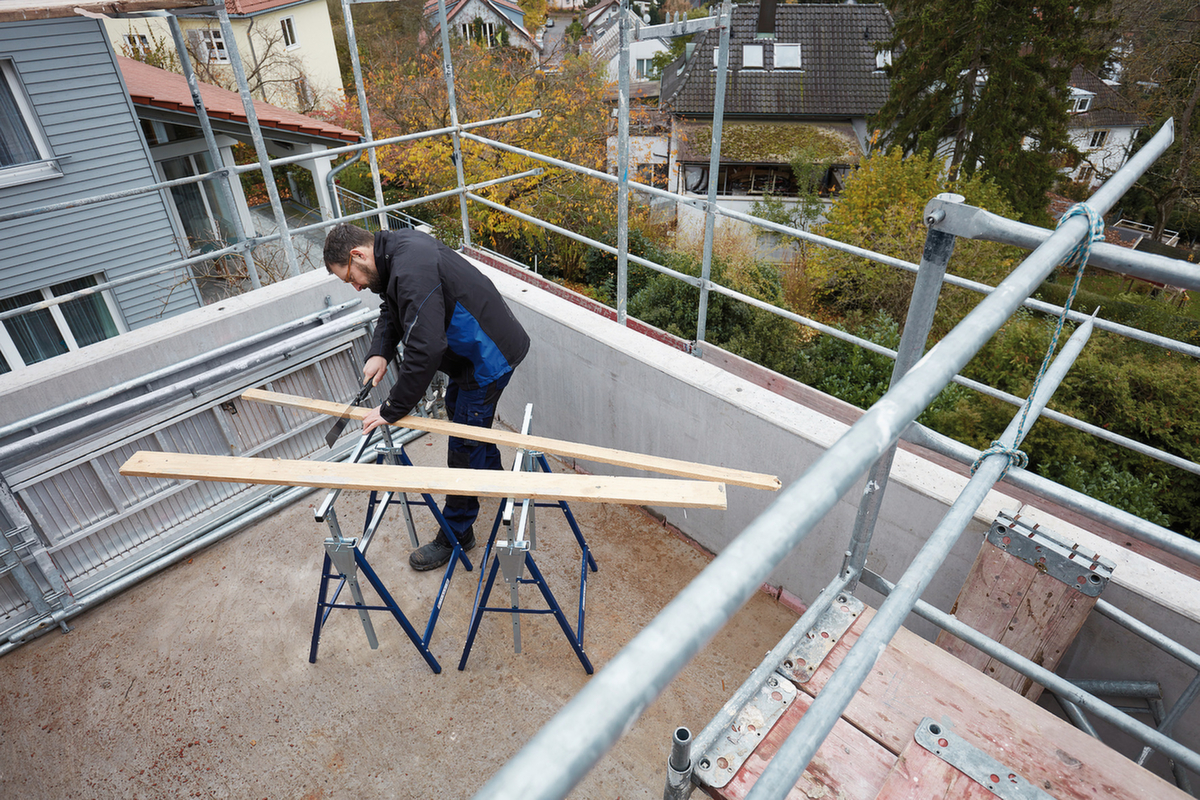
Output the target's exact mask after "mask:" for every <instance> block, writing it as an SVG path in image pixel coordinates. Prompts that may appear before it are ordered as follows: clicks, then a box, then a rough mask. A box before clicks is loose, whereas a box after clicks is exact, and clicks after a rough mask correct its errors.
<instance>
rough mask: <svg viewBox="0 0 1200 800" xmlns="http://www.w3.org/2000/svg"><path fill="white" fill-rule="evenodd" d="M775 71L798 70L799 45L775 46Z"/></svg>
mask: <svg viewBox="0 0 1200 800" xmlns="http://www.w3.org/2000/svg"><path fill="white" fill-rule="evenodd" d="M775 69H800V45H798V44H776V45H775Z"/></svg>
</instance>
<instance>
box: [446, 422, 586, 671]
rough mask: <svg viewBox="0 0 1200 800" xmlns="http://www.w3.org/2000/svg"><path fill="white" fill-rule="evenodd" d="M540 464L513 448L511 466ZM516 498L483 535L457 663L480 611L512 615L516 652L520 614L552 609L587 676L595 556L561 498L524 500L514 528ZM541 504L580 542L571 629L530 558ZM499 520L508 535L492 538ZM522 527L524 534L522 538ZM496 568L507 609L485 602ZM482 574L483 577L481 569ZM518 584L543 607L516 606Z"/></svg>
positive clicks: (546, 468)
mask: <svg viewBox="0 0 1200 800" xmlns="http://www.w3.org/2000/svg"><path fill="white" fill-rule="evenodd" d="M531 412H532V409H531V408H530V407H526V410H525V425H524V427H523V430H522V432H523V433H528V428H529V418H530V414H531ZM535 465H536V466H537V467H540V468H541V470H542V471H543V472H550V465H549V464H548V463H547V462H546V457H545V455H543V454H542V453H535V452H528V451H522V450H518V451H517V459H516V463H515V464H514V465H513V469H514V471H520V470H522V469H528V470H530V471H532V470H533V468H534V467H535ZM514 506H515V503H514V501H513V500H506V501H505V502H503V503H501V504H500V509H499V510H498V511H497V512H496V520H495V522H494V523H492V532H491V535H490V536H488V543H487V548H486V549H484V551H483V560H482V561H481V562H480V563H481V564H482V565H483V566H482V567H481V568H480V570H479V586H478V587H477V588H476V590H475V605H474V608H473V609H472V611H471V626H470V630H469V632H468V633H467V643H466V646H465V647H464V648H463V653H462V658H461V659H460V660H459V662H458V668H459V669H460V670H464V669H466V667H467V658H468V657H469V656H470V654H471V647H472V645H474V643H475V636H476V634H477V633H478V632H479V623H480V621H481V619H482V617H483V614H484V612H487V611H497V612H507V613H510V614H512V623H513V646H514V650H515V652H517V653H520V652H521V622H520V615H521V614H553V615H554V618H555V619H556V620H557V621H558V625H559V627H561V628H562V631H563V634H564V635H565V636H566V637H567V641H568V642H569V643H570V645H571V648H572V649H573V650H574V651H575V655H576V656H578V657H579V661H580V663H581V664H583V668H584V670H585V671H586V672H587V673H588V674H589V675H591V674H592V672H593V668H592V662H591V661H589V660H588V657H587V654H586V653H585V652H584V650H583V624H584V614H585V611H586V607H587V603H586V598H587V574H588V570H589V569H591V571H592V572H595V571H596V570H597V567H596V560H595V559H594V558H592V553H591V551H590V550H589V549H588V546H587V542H586V541H584V538H583V533H582V532H581V531H580V530H579V525H578V524H577V523H576V522H575V515H574V514H572V513H571V507H570V506H568V505H567V503H566V501H565V500H559V501H558V502H555V503H536V502H534V501H532V500H525V501H524V502H523V503H522V504H521V516H520V521H519V524H518V525H517V526H516V530H515V531H514V530H513V524H512V523H513V521H512V516H513V512H514ZM538 507H542V508H547V507H549V508H559V509H561V510H562V512H563V514H564V515H565V516H566V519H567V523H568V525H570V527H571V532H572V533H573V534H574V535H575V541H576V542H578V544H579V549H580V550H581V551H582V558H581V560H580V577H579V623H578V626H577V628H576V630H571V625H570V623H569V622H568V621H567V617H566V614H564V613H563V610H562V608H561V607H560V606H559V604H558V601H557V600H555V599H554V594H553V593H552V592H551V591H550V587H549V586H548V585H547V584H546V579H545V577H543V576H542V572H541V570H539V569H538V566H537V562H535V561H534V559H533V552H532V551H533V550H535V549H536V548H537V535H536V525H535V524H534V509H536V508H538ZM501 524H504V525H505V526H506V527H507V528H508V537H507V538H506V539H503V540H499V541H497V539H496V534H497V533H498V532H499V530H500V526H501ZM526 531H528V533H529V536H528V537H526V535H525V534H526ZM493 555H494V556H495V558H494V559H493V560H492V566H491V569H490V570H488V569H487V563H488V559H489V558H490V557H492V556H493ZM526 568H527V569H528V570H529V574H530V576H531V577H529V578H526V577H524V571H525V569H526ZM500 570H503V572H504V580H505V582H506V583H507V584H508V586H509V596H510V604H509V606H508V607H507V608H503V607H489V606H488V605H487V602H488V598H489V597H490V596H491V593H492V587H493V586H494V585H495V582H496V573H497V572H498V571H500ZM485 573H486V574H487V578H486V581H485V579H484V574H485ZM521 584H534V585H536V586H537V587H538V589H539V590H540V591H541V593H542V598H543V599H544V600H545V601H546V605H547V606H548V608H544V609H543V608H521V606H520V601H519V597H518V593H517V590H518V588H519V586H520V585H521Z"/></svg>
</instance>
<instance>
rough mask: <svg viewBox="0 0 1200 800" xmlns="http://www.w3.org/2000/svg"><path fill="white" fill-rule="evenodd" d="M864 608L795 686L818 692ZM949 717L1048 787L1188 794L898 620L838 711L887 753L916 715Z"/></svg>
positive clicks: (970, 738)
mask: <svg viewBox="0 0 1200 800" xmlns="http://www.w3.org/2000/svg"><path fill="white" fill-rule="evenodd" d="M873 616H874V612H873V611H872V610H871V609H869V608H868V609H867V610H866V611H865V612H864V613H863V614H862V615H861V616H860V617H859V618H858V619H857V620H855V622H854V624H853V625H852V626H851V628H850V630H849V631H848V632H847V633H846V634H845V635H844V636H843V637H842V639H841V641H840V642H838V643H837V644H836V645H835V646H834V648H833V650H832V651H831V652H830V653H829V655H828V657H826V659H825V660H824V661H823V662H822V664H821V666H820V667H819V668H818V669H817V671H816V673H815V674H814V675H813V677H812V679H811V680H810V681H808V683H805V684H803V685H802V686H801V687H800V689H801V691H803V692H806V693H809V694H813V695H816V694H819V693H820V691H821V689H822V687H824V685H825V683H826V682H827V681H828V680H829V677H830V676H831V675H832V674H833V671H834V670H835V669H836V668H837V665H838V664H840V663H841V661H842V659H843V658H845V655H846V653H847V652H848V651H849V649H850V647H852V646H853V644H854V643H855V642H856V641H858V637H859V635H860V634H861V632H862V631H863V630H864V629H865V627H866V626H867V625H868V624H869V623H870V621H871V619H872V618H873ZM925 717H929V718H931V719H935V720H949V721H952V722H953V724H954V731H955V733H956V734H957V735H958V736H960V737H961V738H962V739H963V740H964V741H966V742H968V743H970V744H971V745H972V746H974V747H976V748H978V749H979V750H981V751H983V752H986V753H988V754H989V755H990V756H991V757H992V758H994V759H996V760H997V761H999V762H1001V763H1003V764H1006V765H1008V766H1009V767H1010V768H1011V769H1012V770H1013V771H1014V772H1015V773H1017V774H1019V775H1021V776H1022V777H1023V778H1024V779H1025V780H1027V781H1028V782H1029V783H1031V784H1032V785H1034V786H1037V787H1039V788H1040V789H1042V790H1043V791H1045V792H1047V793H1048V794H1050V795H1051V796H1052V797H1056V798H1060V800H1066V799H1067V798H1093V799H1094V800H1118V798H1125V799H1126V800H1128V799H1129V798H1133V797H1137V798H1139V800H1151V799H1153V800H1182V798H1185V797H1187V796H1188V795H1186V794H1184V793H1183V792H1181V791H1180V790H1179V789H1177V788H1176V787H1174V786H1172V785H1171V784H1170V783H1168V782H1167V781H1164V780H1163V779H1162V778H1160V777H1158V776H1157V775H1155V774H1154V773H1152V772H1150V771H1149V770H1146V769H1143V768H1142V767H1139V766H1138V765H1137V764H1135V763H1134V762H1133V761H1130V760H1129V759H1128V758H1126V757H1125V756H1123V755H1121V754H1120V753H1118V752H1116V751H1115V750H1113V749H1111V748H1110V747H1108V746H1107V745H1105V744H1104V743H1103V742H1101V741H1099V740H1097V739H1093V738H1092V737H1091V736H1088V735H1087V734H1086V733H1084V732H1083V731H1081V730H1079V729H1078V728H1076V727H1074V726H1073V725H1071V724H1069V723H1068V722H1066V721H1064V720H1062V719H1059V718H1058V717H1056V716H1054V715H1053V714H1051V713H1050V712H1049V711H1047V710H1045V709H1043V708H1041V707H1040V706H1038V705H1036V704H1035V703H1032V702H1030V701H1029V700H1027V699H1025V698H1024V697H1022V696H1021V695H1019V694H1017V693H1016V692H1014V691H1012V690H1011V689H1007V688H1005V687H1003V686H1001V685H1000V684H998V683H996V682H995V681H994V680H992V679H991V678H989V677H987V676H986V675H984V674H983V673H982V672H979V671H978V670H977V669H975V668H974V667H971V666H968V665H967V664H964V663H963V662H962V661H959V660H958V659H957V658H954V657H953V656H951V655H950V654H948V653H947V652H946V651H944V650H942V649H941V648H939V647H938V646H937V645H935V644H933V643H931V642H928V641H926V640H924V639H922V638H921V637H919V636H917V635H916V634H915V633H912V632H911V631H909V630H907V629H904V628H901V629H900V631H899V632H898V633H897V634H896V636H895V637H893V639H892V641H891V643H890V644H889V645H888V646H887V648H886V649H885V650H884V652H883V653H882V654H881V655H880V657H879V659H878V660H877V661H876V662H875V666H874V667H873V668H872V669H871V672H870V674H869V675H868V676H867V678H866V680H865V681H864V682H863V685H862V687H861V688H860V689H859V690H858V693H857V694H855V696H854V699H853V700H851V701H850V705H849V706H848V707H847V708H846V711H845V712H844V713H843V714H842V719H844V720H846V721H847V722H849V723H850V724H851V725H853V726H854V727H856V728H858V729H859V730H861V731H863V732H864V733H866V734H867V735H868V736H870V737H871V738H872V739H874V740H875V741H877V742H879V743H880V744H882V745H883V746H884V747H886V748H887V749H888V750H890V751H891V752H893V753H896V754H899V753H900V752H902V751H903V750H904V749H905V748H906V747H907V746H908V744H909V742H911V741H912V739H913V735H914V732H915V731H916V730H917V727H918V725H920V724H921V721H922V719H923V718H925Z"/></svg>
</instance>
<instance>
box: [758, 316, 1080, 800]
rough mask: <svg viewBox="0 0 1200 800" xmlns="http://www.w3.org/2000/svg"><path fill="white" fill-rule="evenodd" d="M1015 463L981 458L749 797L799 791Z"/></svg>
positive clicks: (1072, 346) (1044, 391)
mask: <svg viewBox="0 0 1200 800" xmlns="http://www.w3.org/2000/svg"><path fill="white" fill-rule="evenodd" d="M1091 333H1092V326H1091V325H1088V324H1084V325H1083V326H1082V327H1080V328H1079V330H1077V331H1075V333H1074V335H1072V336H1071V338H1070V339H1069V340H1068V341H1067V343H1066V344H1065V345H1064V346H1063V349H1062V353H1061V354H1060V355H1059V356H1058V357H1057V358H1056V359H1055V360H1054V363H1053V364H1051V365H1050V367H1049V369H1047V370H1046V373H1045V375H1043V376H1042V380H1041V382H1040V383H1038V384H1037V389H1036V391H1035V392H1034V394H1033V395H1032V396H1031V397H1030V399H1029V407H1028V416H1026V414H1025V412H1024V411H1022V412H1018V414H1017V416H1016V417H1014V418H1013V420H1012V421H1011V422H1010V423H1009V425H1008V427H1007V428H1006V429H1005V431H1004V433H1003V434H1002V435H1001V436H1000V437H999V440H1000V442H1001V443H1002V444H1003V445H1004V446H1005V447H1009V448H1018V447H1020V446H1021V442H1022V441H1023V439H1024V437H1025V435H1026V434H1027V433H1028V432H1029V426H1032V425H1033V424H1034V422H1035V421H1036V420H1037V418H1038V415H1039V414H1040V413H1041V411H1042V409H1043V408H1045V406H1046V403H1047V402H1048V401H1049V400H1050V397H1051V396H1052V395H1053V394H1054V390H1055V389H1057V388H1058V386H1059V384H1061V383H1062V380H1063V378H1065V377H1066V375H1067V371H1068V370H1069V369H1070V367H1071V365H1072V364H1074V363H1075V359H1076V358H1077V357H1078V356H1079V353H1080V352H1081V351H1082V350H1083V346H1084V344H1085V343H1086V342H1087V340H1088V337H1089V336H1091ZM1008 464H1009V459H1008V457H1007V456H1005V455H998V454H997V455H992V456H990V457H988V458H986V459H984V460H983V463H982V464H980V465H979V468H978V470H977V471H976V472H975V474H974V476H972V478H971V480H970V481H968V483H967V485H966V487H965V488H964V489H963V490H962V492H960V493H959V495H958V498H957V499H955V501H954V503H953V504H952V505H951V506H950V509H949V511H947V512H946V515H945V517H943V518H942V522H941V523H940V524H939V525H938V526H937V528H936V529H934V531H933V533H932V534H930V536H929V538H928V539H927V540H926V542H925V545H924V546H923V547H922V548H921V550H920V552H919V553H917V556H916V558H914V559H913V561H912V563H911V564H910V565H909V567H908V569H906V570H905V571H904V575H903V577H901V578H900V580H899V581H898V582H897V584H896V587H895V589H894V590H893V591H892V593H891V594H889V595H888V597H887V599H886V600H884V601H883V603H882V604H881V605H880V606H879V610H878V611H877V612H876V613H875V617H874V618H873V619H872V620H871V622H870V623H869V624H868V625H867V627H866V628H865V629H864V630H863V632H862V634H861V635H860V636H859V638H858V641H857V642H855V643H854V645H853V646H852V647H851V648H850V652H849V653H847V654H846V656H845V657H844V658H843V659H842V662H841V663H840V664H839V665H838V667H837V669H836V670H834V672H833V674H832V675H831V676H830V677H829V679H828V680H827V681H826V682H825V685H824V686H823V687H821V693H820V694H818V695H817V697H816V698H815V699H814V700H813V702H812V705H811V706H809V708H808V710H807V711H805V712H804V717H803V718H802V719H801V720H800V723H799V724H798V725H797V726H796V727H795V728H794V729H793V730H792V732H791V733H790V734H789V735H788V737H787V739H786V740H785V741H784V742H783V744H781V745H780V747H779V750H778V751H777V752H776V754H775V756H774V757H772V759H771V761H770V763H769V764H767V766H766V767H765V768H764V769H763V772H762V774H761V775H760V776H759V778H758V780H757V781H755V783H754V786H753V787H752V788H751V789H750V792H749V794H747V795H746V800H767V799H768V798H770V799H772V800H774V799H775V798H782V797H784V796H786V795H787V794H788V792H789V791H791V788H792V787H793V786H794V785H795V784H796V781H797V780H799V779H800V776H801V775H802V774H803V773H804V770H805V769H806V768H807V767H808V764H809V762H810V761H812V758H813V756H814V755H816V752H817V748H819V747H820V746H821V743H822V742H824V741H825V737H827V736H828V735H829V733H830V731H832V730H833V726H834V725H835V724H836V723H837V721H838V720H839V719H841V716H842V713H843V712H844V711H845V710H846V706H848V705H849V704H850V701H851V699H853V697H854V695H855V693H856V692H857V691H858V690H859V687H861V686H862V683H863V681H864V680H865V679H866V677H867V675H868V674H869V673H870V671H871V668H872V667H874V666H875V663H876V661H878V660H879V657H880V656H881V655H882V654H883V651H884V650H885V649H886V648H887V646H888V643H889V642H890V641H891V640H892V637H893V636H895V635H896V632H897V631H898V630H900V627H901V626H902V625H903V624H904V620H905V618H906V617H907V616H908V614H909V612H911V611H912V609H913V606H914V605H916V603H917V601H918V600H919V599H920V597H921V594H922V593H923V592H924V591H925V587H927V586H928V585H929V582H930V581H931V580H932V579H933V576H934V574H935V573H936V572H937V570H938V569H939V568H940V567H941V566H942V563H943V562H944V561H945V559H946V556H947V555H948V554H949V553H950V550H951V548H953V547H954V545H955V543H956V542H957V541H958V539H959V537H960V536H962V534H963V531H965V530H966V528H967V526H968V525H969V524H970V523H971V520H972V519H973V518H974V515H975V512H976V510H977V509H978V508H979V506H980V504H981V503H982V502H983V501H984V498H986V497H987V493H988V492H990V491H991V490H992V487H993V486H994V485H995V483H996V481H998V480H999V479H1000V476H1001V475H1002V474H1003V473H1004V471H1005V470H1006V469H1007V468H1008Z"/></svg>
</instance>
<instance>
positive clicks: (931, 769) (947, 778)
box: [877, 739, 995, 800]
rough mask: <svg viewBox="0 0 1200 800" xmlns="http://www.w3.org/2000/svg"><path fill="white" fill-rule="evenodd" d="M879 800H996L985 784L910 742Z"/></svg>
mask: <svg viewBox="0 0 1200 800" xmlns="http://www.w3.org/2000/svg"><path fill="white" fill-rule="evenodd" d="M877 797H878V800H943V799H944V800H985V798H987V800H995V795H994V794H992V793H991V792H990V791H988V790H987V789H986V788H984V786H983V785H982V784H980V783H979V782H978V781H976V780H974V779H973V778H970V777H968V776H967V775H965V774H963V773H962V772H960V771H959V770H957V769H955V768H954V767H952V766H950V765H949V764H947V763H946V762H945V761H943V760H942V759H940V758H938V757H937V756H936V755H934V754H933V753H931V752H929V751H928V750H926V749H925V748H924V747H921V745H919V744H917V742H916V740H914V739H910V740H909V742H908V744H907V745H906V746H905V748H904V749H903V750H902V751H901V752H900V757H899V758H898V759H896V765H895V766H894V767H893V768H892V771H891V773H890V774H889V775H888V776H887V779H886V780H885V781H884V782H883V785H882V786H881V787H880V788H879V794H878V795H877Z"/></svg>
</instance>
